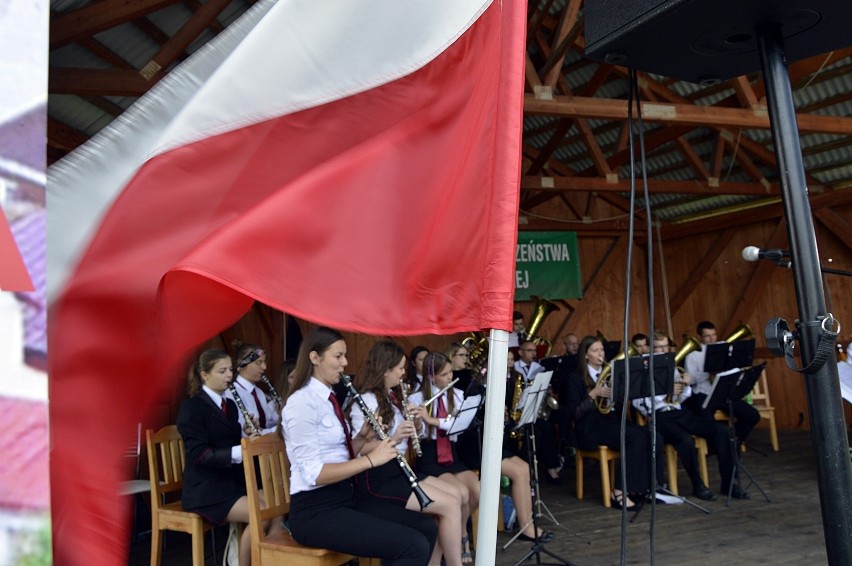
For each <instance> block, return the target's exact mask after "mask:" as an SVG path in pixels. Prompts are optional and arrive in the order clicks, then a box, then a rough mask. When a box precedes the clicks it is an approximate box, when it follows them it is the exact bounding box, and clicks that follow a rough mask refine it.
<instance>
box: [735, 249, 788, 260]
mask: <svg viewBox="0 0 852 566" xmlns="http://www.w3.org/2000/svg"><path fill="white" fill-rule="evenodd" d="M785 257H790V252H789V251H787V250H779V249H769V250H762V249H760V248H758V247H756V246H747V247H745V248H743V259H744V260H746V261H757V260H759V259H768V260H770V261H780V260H781V259H783V258H785Z"/></svg>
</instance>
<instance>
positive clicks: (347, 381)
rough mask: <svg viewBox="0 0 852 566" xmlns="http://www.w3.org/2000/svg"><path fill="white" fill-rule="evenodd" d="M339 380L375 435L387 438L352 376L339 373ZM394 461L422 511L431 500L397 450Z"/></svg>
mask: <svg viewBox="0 0 852 566" xmlns="http://www.w3.org/2000/svg"><path fill="white" fill-rule="evenodd" d="M340 380H341V381H342V382H343V385H345V386H346V389H348V390H349V393H350V394H351V395H352V398H353V399H354V400H355V402H356V403H358V408H359V409H361V413H362V414H363V415H364V419H365V420H366V421H367V422H368V423H370V426H371V427H372V428H373V432H375V433H376V436H378V437H379V438H380V439H381V440H386V439H387V438H388V433H387V432H385V429H384V427H382V425H381V423H379V421H378V420H377V419H376V415H374V414H373V411H371V410H370V407H368V406H367V403H366V402H365V401H364V399H363V398H362V397H361V394H360V393H358V390H357V389H355V386H354V385H352V377H351V376H348V375H346V374H340ZM396 461H397V463H398V464H399V467H400V468H401V469H402V473H404V474H405V477H406V478H407V479H408V483H409V484H411V490H412V491H413V492H414V495H415V496H416V497H417V502H418V503H419V504H420V510H421V511H422V510H423V509H426V508H427V507H429V506H430V505H431V504H432V503H433V501H432V500H431V499H430V498H429V496H428V495H426V492H425V491H423V488H422V487H420V483H419V482H418V481H417V476H416V475H415V474H414V470H412V469H411V466H409V465H408V462H406V461H405V458H403V457H402V455H401V454H400V453H399V451H397V453H396Z"/></svg>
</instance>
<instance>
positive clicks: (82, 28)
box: [48, 0, 852, 244]
mask: <svg viewBox="0 0 852 566" xmlns="http://www.w3.org/2000/svg"><path fill="white" fill-rule="evenodd" d="M252 3H253V2H251V1H245V0H237V1H233V0H207V2H205V3H201V2H198V1H197V0H184V1H177V0H99V1H94V2H92V1H89V0H53V1H52V2H51V16H52V17H51V26H50V78H49V98H48V158H49V161H50V162H53V161H56V160H58V159H60V158H62V157H63V156H64V155H65V154H67V153H68V152H70V151H71V150H73V149H74V148H75V147H77V146H78V145H80V144H82V143H83V142H85V141H86V140H87V139H88V138H89V137H91V136H92V135H94V134H96V133H97V132H98V131H99V130H100V129H101V128H103V127H104V126H105V125H107V124H108V123H109V122H110V121H111V120H113V119H114V118H116V117H117V116H119V115H120V114H121V113H122V112H123V111H124V110H125V109H126V108H128V107H129V106H130V105H131V104H132V103H133V102H134V101H135V100H136V99H137V98H138V97H139V96H141V95H142V94H144V93H145V92H146V91H147V90H148V89H149V88H151V86H152V85H154V84H155V83H156V82H157V81H158V80H159V79H160V78H162V77H163V76H164V75H165V74H166V73H167V72H168V71H169V70H170V69H172V68H173V67H174V66H175V65H177V64H178V63H180V62H181V61H182V60H183V59H185V58H186V57H188V56H189V55H191V54H192V53H193V52H194V51H196V50H197V49H198V48H199V47H201V46H202V45H203V44H204V43H206V42H207V41H209V40H210V38H212V37H214V36H215V35H216V34H217V33H219V32H221V31H222V30H223V29H224V28H225V27H226V26H227V25H229V24H231V23H232V22H233V21H234V20H236V19H237V18H238V17H239V16H240V15H241V14H242V13H243V12H245V11H246V10H247V9H248V8H250V7H251V4H252ZM528 22H529V23H528V28H527V29H528V37H527V67H526V87H525V88H526V100H525V105H524V109H525V111H524V132H525V133H524V144H523V159H524V165H523V175H522V179H521V189H522V193H521V206H520V209H521V226H520V227H521V229H558V230H574V231H577V232H580V233H585V234H601V235H605V234H617V233H624V231H625V229H626V227H627V219H626V214H627V213H628V212H629V202H630V201H629V191H630V186H631V183H630V155H629V151H628V138H629V136H628V128H627V104H626V92H627V79H626V76H627V70H626V69H624V68H622V67H618V66H612V65H607V64H599V63H597V62H593V61H591V60H588V59H585V58H584V57H583V47H584V34H583V2H582V0H531V1H530V3H529V11H528ZM789 72H790V79H791V83H792V85H793V89H794V98H795V101H796V104H797V111H798V125H799V129H800V132H801V144H802V150H803V157H804V160H805V168H806V173H807V181H808V188H809V193H810V195H811V197H812V200H813V206H814V209H815V216H817V217H818V218H820V217H822V218H824V221H825V222H830V223H832V224H833V225H834V227H835V229H839V230H841V231H842V232H844V233H845V234H846V241H847V242H850V244H852V228H850V223H849V221H848V220H846V219H845V218H837V217H836V215H834V216H832V212H831V208H830V207H835V206H841V205H848V204H852V47H849V48H845V49H843V50H839V51H834V52H831V53H826V54H822V55H819V56H816V57H813V58H810V59H807V60H802V61H798V62H795V63H793V64H791V65H790V66H789ZM639 89H640V94H641V97H642V99H643V111H642V113H643V118H644V122H645V124H644V125H645V128H644V136H645V137H644V144H645V149H646V153H647V157H648V159H647V167H648V177H649V188H650V195H651V197H650V199H649V201H650V204H651V206H652V214H653V215H654V216H655V217H656V218H658V219H659V220H660V222H661V227H662V231H663V234H664V235H665V237H674V238H676V237H678V235H680V234H686V233H692V234H694V233H696V232H701V231H704V230H707V231H709V230H719V229H723V228H726V227H731V226H736V225H738V224H742V223H743V222H754V221H760V220H761V219H763V220H766V219H771V218H778V217H780V216H781V215H782V214H783V212H782V210H781V205H780V203H779V200H780V199H779V196H780V192H779V188H778V183H777V172H776V161H775V155H774V153H773V152H772V147H771V140H770V131H769V120H768V117H767V115H766V102H765V98H764V85H763V82H762V80H761V79H760V77H759V76H757V75H755V76H742V77H738V78H736V79H733V80H730V81H726V82H724V83H721V84H719V85H716V86H708V87H702V86H698V85H695V84H691V83H685V82H682V81H675V80H671V79H667V78H664V77H659V76H653V75H649V74H646V73H639ZM641 188H642V187H641V184H639V186H638V187H637V189H638V190H639V191H640V192H641ZM641 204H642V203H641V201H640V205H641ZM603 205H605V206H603ZM613 211H617V212H618V214H613ZM643 215H644V213H640V214H639V216H643Z"/></svg>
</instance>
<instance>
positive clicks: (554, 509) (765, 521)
mask: <svg viewBox="0 0 852 566" xmlns="http://www.w3.org/2000/svg"><path fill="white" fill-rule="evenodd" d="M752 437H753V438H751V442H752V445H753V447H754V449H753V450H749V451H748V452H747V453H746V454H745V455H744V457H743V464H745V466H746V468H747V469H748V471H749V472H750V473H751V475H752V476H753V477H754V479H755V480H756V481H757V483H758V484H759V485H760V487H762V488H763V490H764V491H765V492H766V493H767V495H769V497H770V498H771V500H772V502H771V503H767V501H766V500H765V499H764V498H763V496H762V495H761V494H760V492H759V491H758V489H757V488H756V487H754V486H752V487H750V488H748V491H749V494H750V495H751V499H749V500H746V501H739V500H732V501H731V505H730V507H726V506H725V498H724V497H722V496H719V497H718V499H717V501H712V502H707V503H705V502H699V503H701V504H702V505H704V506H706V507H707V508H708V509H710V511H711V513H710V514H709V515H707V514H704V513H703V512H701V511H699V510H697V509H695V508H693V507H691V506H690V505H686V504H682V505H657V508H656V517H655V520H654V525H653V529H652V512H651V507H650V505H648V506H646V507H645V509H644V510H643V511H642V512H641V513H640V514H639V515H638V517H637V518H636V520H635V522H634V523H632V524H628V526H627V531H626V541H627V560H626V563H627V564H652V563H654V564H660V565H665V566H673V565H697V564H709V565H716V564H773V565H776V566H778V565H784V564H790V565H793V564H795V565H797V566H801V565H805V564H807V565H811V564H825V563H826V552H825V543H824V539H823V530H822V518H821V514H820V508H819V496H818V486H817V475H816V466H815V463H814V456H813V451H812V448H811V437H810V433H809V432H808V431H779V437H780V444H781V451H780V452H772V451H771V447H770V446H769V435H768V432H767V430H765V429H757V430H755V431H754V432H753V433H752ZM757 450H760V451H763V452H765V454H766V455H765V456H764V455H762V454H760V453H758V451H757ZM708 466H709V468H710V481H711V485H710V488H711V489H713V490H714V491H715V490H717V489H718V488H719V485H718V484H719V472H718V467H717V464H716V458H715V456H711V457H710V459H709V460H708ZM562 475H563V483H562V485H550V484H544V485H542V487H541V492H542V501H543V502H544V504H545V505H546V507H547V509H548V510H549V511H550V513H551V514H552V515H553V516H554V517H555V519H556V520H557V521H558V522H559V524H558V525H555V524H553V523H552V522H551V521H550V519H548V518H546V517H543V518H542V519H541V520H540V524H541V525H542V526H543V527H544V528H546V529H549V530H554V531H556V534H557V536H556V539H555V540H554V541H553V542H551V543H550V544H548V545H546V546H545V548H546V549H547V550H549V551H550V552H552V553H554V554H556V555H558V556H559V557H561V558H563V559H565V560H567V561H569V562H570V563H573V564H577V565H582V566H591V565H610V564H619V561H620V548H621V512H620V511H616V510H614V509H607V508H605V507H603V505H602V504H601V495H600V493H601V492H600V480H599V479H598V478H599V476H598V468H597V465H596V463H594V462H588V463H587V464H586V466H585V486H586V487H585V491H586V496H585V499H583V500H582V501H580V500H578V499H577V498H576V497H575V490H574V478H575V476H574V469H573V467H571V468H568V469H565V470H563V472H562ZM678 480H679V484H680V486H681V491H682V493H686V492H689V491H691V488H690V483H689V480H688V478H687V477H686V475H685V474H684V472H683V470H682V469H681V470H680V471H679V476H678ZM745 483H746V485H747V484H748V481H746V482H745ZM717 495H718V493H717ZM849 512H850V513H852V509H850V510H849ZM631 515H632V514H631ZM331 527H332V528H333V526H331ZM652 530H653V533H654V554H653V558H654V560H653V562H652V560H651V542H650V541H651V536H650V535H651V532H652ZM225 534H226V533H217V535H219V536H217V543H218V546H219V547H220V548H219V550H218V551H217V557H218V562H219V564H221V546H222V545H223V543H224V537H225ZM509 538H510V534H508V533H505V532H500V533H498V537H497V542H498V545H499V546H502V545H503V544H505V543H506V542H507V541H508V540H509ZM166 540H167V545H166V548H165V550H164V554H163V564H166V565H171V564H190V563H191V559H190V554H189V536H188V535H182V534H179V533H169V534H168V535H167V539H166ZM531 546H532V544H531V543H529V542H522V541H515V542H514V543H513V544H512V545H511V546H510V547H509V548H508V549H507V550H506V551H501V550H499V549H498V551H497V557H496V565H497V566H510V565H514V564H515V563H516V562H517V561H518V560H519V559H520V558H521V557H523V556H524V554H526V553H527V551H529V550H530V549H531ZM206 549H207V562H206V563H207V564H208V565H210V566H213V565H214V561H213V556H212V552H211V543H210V538H209V536H208V538H207V539H206ZM149 560H150V539H149V538H144V539H142V540H139V541H138V542H136V543H134V544H133V546H132V548H131V556H130V560H129V564H130V565H131V566H142V565H146V564H149V563H150V562H149ZM554 562H556V561H555V560H554V559H553V558H551V557H549V556H547V555H546V554H541V563H543V564H547V563H554ZM523 564H536V556H532V557H530V558H529V559H528V560H527V561H525V562H524V563H523Z"/></svg>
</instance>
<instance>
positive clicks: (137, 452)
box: [118, 423, 151, 542]
mask: <svg viewBox="0 0 852 566" xmlns="http://www.w3.org/2000/svg"><path fill="white" fill-rule="evenodd" d="M124 455H125V457H127V458H128V459H129V460H132V461H133V479H131V480H125V481H123V482H121V485H120V486H119V488H118V493H119V494H120V495H123V496H129V497H132V498H133V527H132V528H131V531H130V532H131V535H132V540H133V541H134V542H135V541H136V540H137V539H138V537H139V536H140V535H142V534H145V533H148V532H150V530H149V529H145V530H144V531H139V524H138V522H139V500H140V499H141V500H143V504H144V500H145V499H147V498H148V497H150V495H149V492H150V491H151V482H150V481H149V480H146V479H141V478H140V477H139V476H140V472H141V471H142V457H141V455H142V423H136V442H135V443H134V444H132V445H131V446H129V447H128V448H127V451H126V452H125V453H124Z"/></svg>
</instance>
